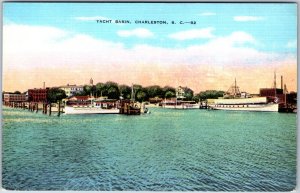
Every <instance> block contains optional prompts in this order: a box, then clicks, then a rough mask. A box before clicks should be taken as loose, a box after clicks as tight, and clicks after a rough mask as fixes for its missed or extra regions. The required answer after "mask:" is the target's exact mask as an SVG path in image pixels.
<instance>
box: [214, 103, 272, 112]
mask: <svg viewBox="0 0 300 193" xmlns="http://www.w3.org/2000/svg"><path fill="white" fill-rule="evenodd" d="M209 107H210V108H211V109H215V110H227V111H261V112H278V104H248V105H210V106H209Z"/></svg>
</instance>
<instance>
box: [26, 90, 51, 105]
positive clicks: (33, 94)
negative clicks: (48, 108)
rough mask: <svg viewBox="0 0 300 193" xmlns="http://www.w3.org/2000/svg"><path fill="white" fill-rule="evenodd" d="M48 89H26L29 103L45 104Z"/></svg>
mask: <svg viewBox="0 0 300 193" xmlns="http://www.w3.org/2000/svg"><path fill="white" fill-rule="evenodd" d="M48 90H49V88H34V89H28V101H29V102H46V101H47V93H48Z"/></svg>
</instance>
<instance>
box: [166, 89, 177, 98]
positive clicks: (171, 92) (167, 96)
mask: <svg viewBox="0 0 300 193" xmlns="http://www.w3.org/2000/svg"><path fill="white" fill-rule="evenodd" d="M175 96H176V94H175V92H173V91H170V90H169V91H167V92H166V93H165V98H167V99H168V98H172V97H175Z"/></svg>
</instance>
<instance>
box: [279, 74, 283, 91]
mask: <svg viewBox="0 0 300 193" xmlns="http://www.w3.org/2000/svg"><path fill="white" fill-rule="evenodd" d="M280 88H281V89H283V77H282V76H281V85H280Z"/></svg>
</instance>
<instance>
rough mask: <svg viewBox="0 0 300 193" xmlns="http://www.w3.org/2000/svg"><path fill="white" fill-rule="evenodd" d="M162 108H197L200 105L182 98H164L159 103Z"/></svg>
mask: <svg viewBox="0 0 300 193" xmlns="http://www.w3.org/2000/svg"><path fill="white" fill-rule="evenodd" d="M159 106H161V107H162V108H168V109H199V108H200V105H199V104H198V103H196V102H195V101H183V100H177V99H174V100H164V101H162V102H161V103H160V105H159Z"/></svg>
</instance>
